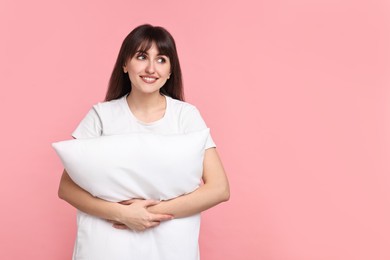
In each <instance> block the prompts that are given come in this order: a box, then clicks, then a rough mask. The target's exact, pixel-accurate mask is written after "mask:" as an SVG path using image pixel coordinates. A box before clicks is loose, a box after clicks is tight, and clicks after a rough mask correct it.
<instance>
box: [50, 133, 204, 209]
mask: <svg viewBox="0 0 390 260" xmlns="http://www.w3.org/2000/svg"><path fill="white" fill-rule="evenodd" d="M208 136H209V129H205V130H202V131H198V132H192V133H187V134H170V135H162V134H153V133H132V134H125V135H112V136H101V137H96V138H87V139H74V140H67V141H61V142H57V143H53V144H52V145H53V147H54V149H55V150H56V152H57V154H58V155H59V157H60V159H61V161H62V163H63V165H64V167H65V169H66V171H67V172H68V174H69V176H70V177H71V178H72V180H73V181H74V182H75V183H77V184H78V185H79V186H80V187H82V188H83V189H85V190H86V191H88V192H89V193H91V194H92V195H93V196H96V197H99V198H102V199H104V200H108V201H113V202H118V201H122V200H127V199H131V198H143V199H154V200H168V199H172V198H175V197H177V196H180V195H183V194H186V193H189V192H192V191H194V190H195V189H197V188H198V187H199V185H200V183H201V177H202V171H203V157H204V151H205V145H206V141H207V138H208Z"/></svg>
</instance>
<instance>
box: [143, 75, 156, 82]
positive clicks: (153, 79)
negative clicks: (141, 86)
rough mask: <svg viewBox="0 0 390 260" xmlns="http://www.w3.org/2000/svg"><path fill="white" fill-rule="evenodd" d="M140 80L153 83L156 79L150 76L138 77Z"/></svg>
mask: <svg viewBox="0 0 390 260" xmlns="http://www.w3.org/2000/svg"><path fill="white" fill-rule="evenodd" d="M140 77H141V79H142V80H143V81H144V82H146V83H154V82H156V81H157V79H158V78H156V77H152V76H140Z"/></svg>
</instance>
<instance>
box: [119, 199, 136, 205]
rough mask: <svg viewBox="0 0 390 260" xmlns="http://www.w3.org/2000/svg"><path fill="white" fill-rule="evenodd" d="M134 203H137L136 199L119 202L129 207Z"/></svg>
mask: <svg viewBox="0 0 390 260" xmlns="http://www.w3.org/2000/svg"><path fill="white" fill-rule="evenodd" d="M136 201H138V199H130V200H123V201H120V202H119V203H120V204H123V205H130V204H132V203H134V202H136Z"/></svg>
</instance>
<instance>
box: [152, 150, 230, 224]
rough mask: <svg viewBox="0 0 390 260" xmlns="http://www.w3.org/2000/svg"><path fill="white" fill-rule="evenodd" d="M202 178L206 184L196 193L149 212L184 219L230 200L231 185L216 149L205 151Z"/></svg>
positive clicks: (160, 204) (170, 201)
mask: <svg viewBox="0 0 390 260" xmlns="http://www.w3.org/2000/svg"><path fill="white" fill-rule="evenodd" d="M202 178H203V182H204V184H203V185H202V186H201V187H199V188H198V189H197V190H195V191H194V192H192V193H190V194H186V195H183V196H180V197H178V198H175V199H172V200H168V201H163V202H161V203H159V204H157V205H154V206H151V207H149V208H148V211H149V212H151V213H155V214H170V215H172V216H174V217H175V218H182V217H187V216H191V215H193V214H196V213H200V212H202V211H204V210H206V209H209V208H211V207H213V206H215V205H217V204H219V203H221V202H224V201H227V200H229V197H230V191H229V183H228V180H227V177H226V174H225V171H224V169H223V165H222V162H221V160H220V158H219V156H218V153H217V150H216V149H215V148H209V149H207V150H206V151H205V155H204V162H203V177H202Z"/></svg>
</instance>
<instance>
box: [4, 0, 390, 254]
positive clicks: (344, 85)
mask: <svg viewBox="0 0 390 260" xmlns="http://www.w3.org/2000/svg"><path fill="white" fill-rule="evenodd" d="M389 17H390V4H389V2H388V1H385V0H383V1H380V0H371V1H368V0H366V1H352V0H350V1H349V0H337V1H335V0H312V1H308V0H253V1H249V0H242V1H222V0H221V1H206V0H202V1H179V0H175V1H146V2H145V1H74V0H72V1H49V0H37V1H11V0H1V1H0V34H1V40H0V73H1V74H0V75H1V76H0V86H1V101H0V118H1V128H0V133H1V140H2V142H1V146H0V147H1V148H0V149H1V164H0V165H1V177H2V180H1V182H0V203H1V209H2V212H1V217H0V218H1V227H2V228H1V232H0V247H1V250H0V258H1V259H12V260H19V259H21V260H22V259H23V260H25V259H30V260H32V259H39V260H42V259H48V260H52V259H55V260H57V259H58V260H65V259H70V257H71V253H72V246H73V241H74V236H75V228H76V227H75V210H74V209H73V208H72V207H70V206H69V205H68V204H66V203H65V202H63V201H61V200H59V199H58V198H57V187H58V182H59V178H60V175H61V172H62V166H61V163H60V161H59V159H58V158H57V156H56V154H55V153H54V150H53V149H52V148H51V146H50V144H51V143H52V142H54V141H58V140H63V139H68V138H70V133H71V132H72V131H73V129H74V128H75V127H76V125H77V124H78V122H79V121H80V120H81V118H82V117H83V116H84V115H85V113H86V112H87V111H88V109H89V108H90V107H91V105H93V104H94V103H96V102H99V101H101V100H102V99H103V98H104V93H105V91H106V86H107V81H108V78H109V75H110V73H111V69H112V68H113V65H114V61H115V59H116V55H117V53H118V51H119V47H120V44H121V42H122V40H123V38H124V37H125V36H126V35H127V34H128V32H129V31H130V30H131V29H133V28H134V27H135V26H137V25H139V24H142V23H151V24H153V25H161V26H164V27H166V28H167V29H168V30H169V31H170V32H171V33H172V34H173V35H174V37H175V39H176V41H177V45H178V51H179V55H180V59H181V63H182V69H183V74H184V83H185V90H186V98H187V101H189V102H190V103H193V104H195V105H196V106H197V107H198V108H199V109H200V111H201V112H202V114H203V117H204V118H205V120H206V122H207V123H208V125H209V127H210V128H211V129H212V133H213V137H214V139H215V141H216V142H217V145H218V150H219V152H220V154H221V157H222V159H223V161H224V165H225V168H226V170H227V173H228V176H229V179H230V182H231V193H232V196H231V200H230V201H229V202H228V203H225V204H222V205H220V206H218V207H216V208H214V209H211V210H209V211H208V212H206V213H204V214H203V222H202V223H203V224H202V230H201V241H200V244H201V255H202V260H219V259H223V260H233V259H234V260H236V259H245V260H260V259H264V260H329V259H331V260H346V259H348V260H349V259H353V260H363V259H364V260H371V259H375V260H388V259H390V175H389V174H390V161H389V156H390V87H389V84H390V18H389Z"/></svg>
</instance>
